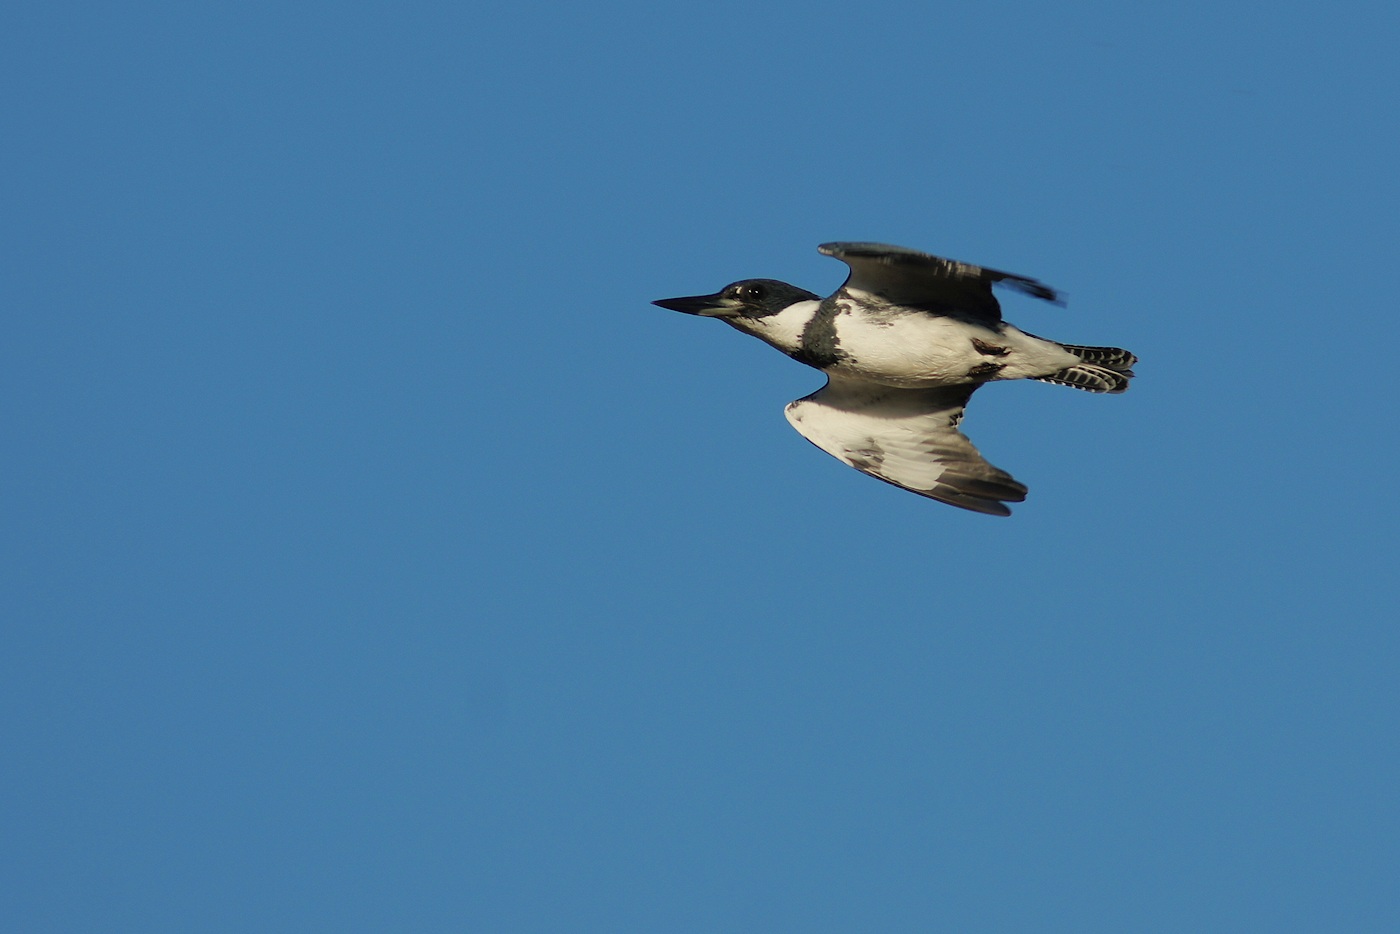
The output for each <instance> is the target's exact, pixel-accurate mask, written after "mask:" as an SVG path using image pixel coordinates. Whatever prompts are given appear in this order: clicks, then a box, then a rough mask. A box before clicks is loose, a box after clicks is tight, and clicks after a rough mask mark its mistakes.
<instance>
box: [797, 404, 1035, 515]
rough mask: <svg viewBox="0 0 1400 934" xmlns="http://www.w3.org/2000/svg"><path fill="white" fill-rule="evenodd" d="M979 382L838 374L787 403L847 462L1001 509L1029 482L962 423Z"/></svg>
mask: <svg viewBox="0 0 1400 934" xmlns="http://www.w3.org/2000/svg"><path fill="white" fill-rule="evenodd" d="M976 388H977V386H976V385H964V386H943V387H938V388H935V389H894V388H891V387H889V386H879V385H876V384H874V383H867V382H863V381H858V380H850V379H841V378H836V377H833V378H831V379H830V380H829V381H828V382H827V384H826V385H825V386H823V387H822V388H821V389H819V390H817V391H816V392H814V393H812V394H811V395H810V396H806V397H804V398H802V399H798V400H797V401H796V402H793V403H791V404H790V405H789V406H788V407H787V409H786V410H785V411H786V414H787V418H788V421H789V422H791V423H792V427H794V428H796V429H797V431H798V432H799V433H800V434H801V435H802V437H804V438H806V439H807V440H808V441H810V442H812V443H813V444H815V445H816V446H817V447H819V448H821V449H822V450H823V451H825V452H826V453H828V454H830V455H831V456H833V457H835V458H836V459H837V460H839V461H841V462H842V463H844V464H849V465H850V466H852V467H854V468H855V469H856V470H859V471H861V472H862V473H867V474H870V476H872V477H876V478H878V479H880V480H884V481H885V482H887V483H893V484H894V485H895V486H899V487H903V488H904V489H906V490H909V491H910V492H913V493H918V494H919V495H920V496H927V497H930V498H932V499H936V500H941V501H942V502H945V503H948V504H950V505H953V506H961V507H962V508H963V509H971V510H973V511H974V512H983V513H987V514H989V515H993V516H1009V515H1011V510H1010V509H1008V508H1006V506H1005V503H1008V502H1010V503H1019V502H1021V501H1022V500H1024V499H1025V498H1026V487H1025V486H1024V485H1022V484H1020V483H1017V482H1016V481H1015V480H1014V479H1012V477H1011V475H1010V474H1008V473H1006V472H1005V471H1004V470H998V469H997V468H996V467H993V466H992V465H991V464H989V463H987V462H986V461H985V460H983V459H982V455H981V454H979V453H977V449H976V448H975V447H973V446H972V442H971V441H969V440H967V436H966V435H964V434H963V433H962V432H960V431H958V427H957V426H958V422H959V421H961V420H962V414H963V408H964V407H965V406H966V405H967V400H968V399H969V398H970V397H971V396H972V393H973V391H974V390H975V389H976Z"/></svg>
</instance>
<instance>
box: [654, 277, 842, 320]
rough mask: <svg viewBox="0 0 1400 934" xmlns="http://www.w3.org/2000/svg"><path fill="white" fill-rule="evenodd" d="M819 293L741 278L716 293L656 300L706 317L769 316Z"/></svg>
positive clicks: (811, 298) (809, 299)
mask: <svg viewBox="0 0 1400 934" xmlns="http://www.w3.org/2000/svg"><path fill="white" fill-rule="evenodd" d="M816 298H817V296H816V294H814V293H812V292H808V291H807V290H806V289H799V288H798V287H797V286H795V285H788V284H787V283H786V282H779V281H778V280H777V279H741V280H740V281H738V282H733V283H730V284H729V285H726V286H725V287H724V288H722V289H720V290H719V291H718V292H716V293H714V294H713V295H688V296H685V297H683V298H661V299H657V300H656V301H654V302H652V304H653V305H660V306H661V307H662V308H669V309H670V310H671V311H680V312H684V313H685V314H688V315H702V316H704V317H706V318H766V317H767V316H769V315H775V314H777V313H778V312H780V311H782V310H783V309H784V308H787V307H788V306H790V305H792V304H794V303H795V302H805V301H814V300H815V299H816Z"/></svg>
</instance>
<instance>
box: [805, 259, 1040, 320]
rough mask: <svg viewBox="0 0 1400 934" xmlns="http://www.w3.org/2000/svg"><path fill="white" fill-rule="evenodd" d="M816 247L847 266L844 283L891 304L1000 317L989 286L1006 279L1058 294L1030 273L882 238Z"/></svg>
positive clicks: (1025, 288) (1020, 287) (1021, 287)
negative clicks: (936, 253)
mask: <svg viewBox="0 0 1400 934" xmlns="http://www.w3.org/2000/svg"><path fill="white" fill-rule="evenodd" d="M817 249H818V250H819V251H820V252H822V253H825V254H826V255H827V256H834V257H836V258H837V259H839V260H840V261H841V262H843V263H845V264H846V265H847V266H850V267H851V274H850V276H848V277H847V278H846V283H845V285H844V286H842V288H843V289H859V290H861V291H862V292H870V293H873V294H875V295H878V296H880V297H881V298H883V299H885V300H886V301H889V302H893V303H894V304H896V305H905V306H908V307H913V308H920V309H923V310H925V311H930V312H933V313H934V314H946V315H956V316H960V317H966V318H971V319H974V320H978V321H983V322H993V323H995V322H997V321H1000V320H1001V306H1000V305H999V304H998V303H997V300H996V298H995V296H993V295H992V286H993V285H995V284H1000V285H1005V286H1007V287H1009V288H1013V289H1016V290H1017V291H1020V292H1025V293H1026V294H1027V295H1032V296H1034V297H1036V298H1043V299H1045V300H1046V301H1048V302H1054V303H1056V304H1061V305H1062V304H1064V302H1063V301H1062V300H1061V298H1060V294H1059V293H1058V292H1056V291H1055V290H1054V289H1052V288H1050V286H1048V285H1046V284H1044V283H1043V282H1038V281H1036V280H1035V279H1029V278H1027V277H1025V276H1018V275H1015V274H1014V273H1009V272H1001V271H999V270H996V269H986V268H984V267H982V266H973V265H972V264H970V263H960V262H958V261H957V260H951V259H943V258H942V257H939V256H930V255H929V254H927V253H920V252H919V251H918V250H910V249H907V248H905V247H902V246H890V245H889V244H886V243H823V244H822V245H821V246H819V247H817Z"/></svg>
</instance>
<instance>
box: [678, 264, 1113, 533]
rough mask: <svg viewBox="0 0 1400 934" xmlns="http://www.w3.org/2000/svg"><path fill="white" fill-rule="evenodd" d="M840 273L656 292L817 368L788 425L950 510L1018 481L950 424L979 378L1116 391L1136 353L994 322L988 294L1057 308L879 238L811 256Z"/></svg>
mask: <svg viewBox="0 0 1400 934" xmlns="http://www.w3.org/2000/svg"><path fill="white" fill-rule="evenodd" d="M817 249H818V250H820V251H821V252H822V253H824V254H826V255H827V256H834V257H836V258H837V259H839V260H841V262H843V263H845V264H846V265H847V266H849V267H850V270H851V272H850V275H849V276H847V277H846V281H845V283H844V284H843V285H842V286H841V288H839V289H837V290H836V291H835V292H834V293H833V294H831V295H829V296H827V297H826V298H820V297H819V296H817V295H816V294H815V293H812V292H808V291H807V290H806V289H801V288H798V287H797V286H795V285H789V284H788V283H786V282H779V281H777V280H776V279H743V280H740V281H739V282H734V283H731V284H730V285H727V286H725V287H724V288H722V289H720V290H719V291H718V292H715V293H714V294H713V295H694V296H686V297H683V298H663V299H660V300H658V301H656V302H654V303H653V304H656V305H660V306H661V307H662V308H667V309H670V310H672V311H680V312H685V313H686V314H691V315H700V316H703V317H707V318H719V319H720V320H722V321H724V323H725V324H728V325H730V326H731V327H733V328H735V329H736V330H739V331H743V332H744V333H745V334H752V335H753V336H754V337H757V338H758V339H759V340H761V341H763V342H764V343H767V344H769V345H771V346H773V347H776V348H777V349H778V350H781V351H782V352H783V353H785V354H787V355H788V356H789V357H792V358H793V359H794V360H797V361H799V362H801V363H805V364H807V365H808V366H811V367H815V368H816V369H818V370H821V371H822V372H823V373H825V374H826V377H827V381H826V385H825V386H823V387H822V388H821V389H819V390H817V391H816V392H814V393H812V394H811V395H810V396H805V397H803V398H801V399H798V400H797V401H796V402H793V403H791V404H789V405H788V407H787V409H786V410H785V411H786V413H787V418H788V421H789V422H791V423H792V427H794V428H796V429H797V431H798V433H800V434H801V435H802V436H803V437H804V438H806V439H807V440H808V441H810V442H812V443H813V444H815V445H816V446H817V447H819V448H821V449H822V450H823V451H825V452H827V453H828V454H830V455H832V456H833V457H835V458H836V459H837V460H839V461H841V462H842V463H844V464H848V465H849V466H851V467H854V468H855V469H857V470H859V471H861V472H862V473H866V474H869V475H870V476H872V477H875V478H877V479H879V480H884V481H885V482H886V483H892V484H894V485H895V486H898V487H903V488H904V489H906V490H909V491H910V492H912V493H918V494H919V495H920V496H927V497H930V498H931V499H936V500H939V501H941V502H944V503H948V504H950V505H952V506H959V507H961V508H963V509H970V510H973V511H974V512H981V513H986V514H988V515H993V516H1009V515H1010V514H1011V510H1010V509H1009V508H1007V506H1006V504H1007V503H1019V502H1021V501H1022V500H1024V499H1025V498H1026V487H1025V485H1024V484H1021V483H1018V482H1017V481H1016V480H1015V479H1013V478H1012V476H1011V475H1010V474H1008V473H1007V472H1006V471H1004V470H1000V469H998V468H996V467H994V466H992V465H991V464H989V463H988V462H987V461H986V460H984V459H983V457H982V455H981V454H980V453H978V451H977V449H976V448H975V447H973V446H972V442H971V441H969V440H968V439H967V436H966V435H964V434H963V433H962V432H961V431H959V430H958V426H959V425H960V423H961V422H962V417H963V410H964V409H965V408H966V407H967V401H968V399H970V398H971V397H972V394H973V393H974V392H976V391H977V389H978V387H979V386H982V385H983V384H984V383H990V382H994V381H996V380H1006V379H1034V380H1040V381H1041V382H1046V383H1057V384H1059V385H1061V386H1073V387H1074V388H1076V389H1083V390H1086V391H1088V392H1100V393H1119V392H1123V391H1124V390H1126V389H1127V388H1128V380H1130V379H1131V378H1132V376H1133V370H1132V366H1133V364H1134V363H1136V362H1137V357H1135V356H1133V355H1132V354H1131V353H1129V352H1128V351H1126V350H1120V349H1118V348H1117V347H1086V346H1081V345H1079V344H1061V343H1058V342H1057V341H1052V340H1046V339H1044V338H1041V337H1036V336H1034V335H1032V334H1027V333H1026V332H1025V331H1022V330H1020V329H1019V328H1017V327H1015V326H1013V325H1011V324H1009V323H1007V322H1005V321H1003V320H1002V318H1001V306H1000V305H999V304H998V303H997V300H996V297H995V296H994V295H993V294H992V286H994V285H997V286H1004V287H1006V288H1010V289H1015V290H1016V291H1019V292H1024V293H1026V294H1028V295H1032V296H1034V297H1036V298H1040V299H1044V300H1046V301H1050V302H1055V303H1056V304H1063V302H1062V301H1061V300H1060V297H1059V294H1058V293H1057V292H1056V291H1055V290H1054V289H1052V288H1050V287H1049V286H1047V285H1044V284H1043V283H1040V282H1037V281H1036V280H1035V279H1028V278H1026V277H1025V276H1017V275H1013V274H1012V273H1008V272H998V271H997V270H995V269H986V268H984V267H981V266H973V265H971V264H969V263H959V262H957V261H955V260H949V259H943V258H941V257H937V256H930V255H929V254H927V253H920V252H918V251H917V250H910V249H906V248H904V247H898V246H890V245H888V244H883V243H824V244H822V245H821V246H820V247H818V248H817Z"/></svg>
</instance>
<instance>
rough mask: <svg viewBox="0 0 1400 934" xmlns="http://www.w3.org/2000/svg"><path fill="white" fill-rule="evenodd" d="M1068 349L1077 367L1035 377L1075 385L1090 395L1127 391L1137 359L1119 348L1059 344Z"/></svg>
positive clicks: (1045, 380)
mask: <svg viewBox="0 0 1400 934" xmlns="http://www.w3.org/2000/svg"><path fill="white" fill-rule="evenodd" d="M1060 346H1061V347H1063V348H1064V349H1065V350H1068V351H1069V352H1070V353H1072V354H1074V355H1075V356H1076V357H1078V358H1079V360H1080V362H1079V363H1076V364H1075V365H1074V366H1071V367H1065V368H1064V369H1063V370H1060V371H1059V372H1058V373H1051V374H1050V375H1049V376H1036V377H1033V378H1034V379H1038V380H1040V381H1041V382H1043V383H1055V384H1057V385H1060V386H1073V387H1074V388H1075V389H1083V390H1085V391H1087V392H1110V393H1116V392H1124V391H1126V390H1127V388H1128V380H1130V379H1132V378H1133V364H1134V363H1137V357H1135V356H1133V355H1132V354H1130V353H1128V351H1126V350H1123V349H1121V348H1118V347H1081V346H1080V345H1078V344H1060Z"/></svg>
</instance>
